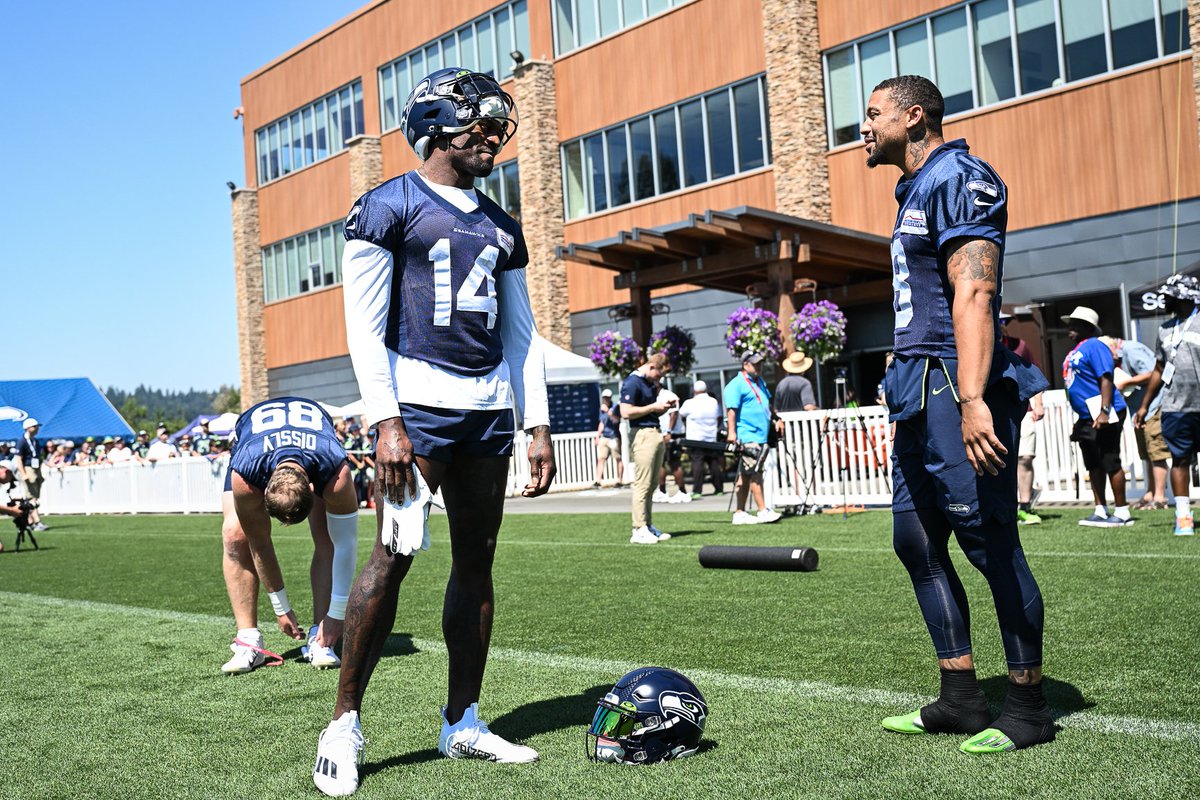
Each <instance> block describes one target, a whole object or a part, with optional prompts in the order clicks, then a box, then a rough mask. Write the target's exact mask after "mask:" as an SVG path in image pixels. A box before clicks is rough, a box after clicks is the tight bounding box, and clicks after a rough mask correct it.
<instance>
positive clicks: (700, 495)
mask: <svg viewBox="0 0 1200 800" xmlns="http://www.w3.org/2000/svg"><path fill="white" fill-rule="evenodd" d="M703 496H704V495H702V494H700V493H699V492H692V494H691V498H692V499H693V500H699V499H700V498H701V497H703Z"/></svg>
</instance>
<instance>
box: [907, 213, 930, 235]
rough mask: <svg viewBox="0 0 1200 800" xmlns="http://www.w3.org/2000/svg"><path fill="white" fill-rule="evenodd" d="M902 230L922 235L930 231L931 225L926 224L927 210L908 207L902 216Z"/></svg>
mask: <svg viewBox="0 0 1200 800" xmlns="http://www.w3.org/2000/svg"><path fill="white" fill-rule="evenodd" d="M900 232H901V233H915V234H918V235H920V236H924V235H925V234H927V233H929V226H928V225H927V224H925V212H924V211H921V210H920V209H917V208H909V209H906V210H905V211H904V216H903V217H901V218H900Z"/></svg>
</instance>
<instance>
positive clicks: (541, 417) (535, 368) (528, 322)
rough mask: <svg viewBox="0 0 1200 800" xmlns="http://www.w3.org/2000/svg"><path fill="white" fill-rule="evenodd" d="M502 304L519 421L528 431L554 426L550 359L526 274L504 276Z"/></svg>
mask: <svg viewBox="0 0 1200 800" xmlns="http://www.w3.org/2000/svg"><path fill="white" fill-rule="evenodd" d="M496 283H497V286H496V289H497V291H496V294H497V297H498V300H499V302H500V338H501V341H502V342H503V344H504V360H505V361H507V362H508V371H509V381H510V382H511V383H512V389H513V401H514V404H515V405H516V410H517V418H518V420H519V422H520V425H521V427H522V428H524V429H525V430H529V429H531V428H536V427H537V426H539V425H549V424H550V403H549V400H548V399H547V396H546V357H545V354H544V353H543V352H542V346H541V342H542V338H541V337H540V336H538V332H537V325H536V324H535V323H534V321H533V308H532V307H531V306H530V305H529V288H528V287H527V286H526V283H525V270H523V269H514V270H506V271H504V272H501V273H500V277H499V278H497V280H496Z"/></svg>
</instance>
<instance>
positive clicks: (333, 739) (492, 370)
mask: <svg viewBox="0 0 1200 800" xmlns="http://www.w3.org/2000/svg"><path fill="white" fill-rule="evenodd" d="M401 127H402V128H403V130H404V131H405V135H406V137H407V139H408V143H409V145H410V146H411V147H412V148H413V150H414V151H415V152H416V154H417V157H418V158H419V159H420V160H421V162H422V164H421V166H420V167H419V168H418V169H417V170H415V171H413V172H409V173H407V174H405V175H402V176H400V177H397V178H394V179H392V180H390V181H387V182H386V183H384V184H382V185H380V186H377V187H376V188H374V189H372V190H371V191H369V192H367V193H366V194H365V195H363V196H362V197H361V198H360V199H359V200H358V201H357V202H356V203H355V204H354V207H353V208H352V209H351V210H350V214H349V216H348V217H347V218H346V223H345V236H346V239H347V242H346V248H345V251H344V254H343V256H342V274H343V276H344V279H343V283H344V298H345V305H346V338H347V342H348V344H349V349H350V357H351V361H352V362H353V364H354V373H355V376H356V377H357V379H358V386H359V390H360V392H361V394H362V397H363V400H364V402H365V403H366V406H367V414H366V416H367V417H368V418H369V419H371V420H373V421H375V422H376V425H377V436H376V448H375V464H376V505H377V507H378V514H377V520H378V523H379V528H378V535H377V537H376V541H375V547H374V550H373V551H372V553H371V557H370V560H369V561H368V562H367V564H366V566H364V567H363V569H362V572H361V573H359V576H358V579H357V580H356V581H355V584H354V587H353V590H352V592H351V595H350V601H349V605H348V607H347V613H346V627H345V630H344V634H343V641H344V643H345V644H344V650H343V653H342V671H341V673H340V678H339V683H338V694H337V702H336V706H335V709H334V714H333V717H334V719H333V721H332V722H331V723H330V724H329V726H328V727H326V728H325V730H324V731H322V733H321V737H320V741H319V743H318V747H317V760H316V765H315V766H314V768H313V782H314V783H315V784H316V786H317V788H318V789H320V790H321V791H322V792H324V793H325V794H328V795H332V796H337V795H346V794H350V793H352V792H354V791H355V790H356V789H357V787H358V768H357V764H358V761H359V754H360V752H361V750H362V747H363V743H364V739H363V734H362V726H361V723H360V721H359V712H360V709H361V707H362V699H363V694H364V692H365V691H366V687H367V681H368V679H369V678H370V676H371V673H372V671H373V670H374V669H375V666H376V664H377V663H378V662H379V656H380V654H381V652H382V650H383V646H384V643H385V642H386V641H387V638H388V636H389V635H390V634H391V632H392V626H393V624H394V622H395V619H396V605H397V598H398V592H399V589H400V584H401V581H403V580H404V577H405V575H406V574H407V573H408V570H409V568H410V567H411V566H412V562H413V556H414V555H415V554H416V552H417V551H418V550H422V549H425V548H427V547H428V546H429V544H428V542H429V538H428V515H429V504H430V502H431V498H432V495H433V494H434V493H435V492H436V491H437V490H438V489H439V488H440V489H441V491H442V496H443V498H444V500H445V503H446V514H447V517H448V519H449V524H450V548H451V554H452V555H451V557H452V567H451V570H450V580H449V583H448V585H447V587H446V600H445V604H444V606H443V612H442V631H443V632H444V634H445V638H446V649H447V651H448V654H449V662H450V676H449V692H448V697H447V702H446V705H445V706H444V707H443V709H442V733H441V736H440V737H439V739H438V750H439V751H440V752H441V753H442V754H443V755H445V756H447V757H450V758H479V759H484V760H487V761H494V762H510V763H512V762H529V761H535V760H537V752H536V751H534V750H533V749H532V748H529V747H524V746H522V745H519V744H514V743H512V742H508V741H506V740H504V739H503V738H501V737H500V736H498V735H497V734H495V733H492V732H491V731H490V730H489V728H488V726H487V723H485V722H484V721H483V720H482V719H481V718H480V715H479V707H478V703H479V699H480V688H481V686H482V684H483V673H484V667H485V665H486V663H487V654H488V647H489V643H490V640H491V631H492V617H493V609H494V607H495V599H494V596H493V592H492V559H493V557H494V555H495V551H496V536H497V534H498V532H499V529H500V521H501V518H502V516H503V513H504V495H505V493H506V489H507V486H508V480H509V479H508V465H509V460H510V455H511V454H512V450H513V435H514V414H513V410H514V407H515V409H516V411H517V414H518V416H521V417H523V425H524V428H525V430H526V431H527V432H528V433H529V434H530V437H531V440H530V445H529V450H528V453H527V457H528V460H529V466H530V480H529V483H528V484H527V485H526V486H525V489H524V491H523V492H522V495H523V496H525V497H537V496H538V495H541V494H544V493H545V492H546V491H547V490H548V489H549V487H550V482H551V480H553V478H554V473H555V466H554V450H553V447H552V445H551V441H550V426H549V420H550V415H549V403H548V401H547V396H546V375H545V359H544V356H543V354H542V350H541V347H540V346H539V344H538V342H539V338H538V336H537V330H536V328H535V326H534V322H533V312H532V309H531V308H530V305H529V294H528V290H527V289H526V282H525V266H526V264H527V263H528V261H529V254H528V252H527V250H526V247H525V240H524V236H523V234H522V232H521V226H520V224H519V223H517V222H516V221H515V220H513V219H512V218H511V217H509V216H508V215H507V214H506V213H505V212H504V211H503V210H502V209H501V208H500V207H499V206H498V205H496V203H495V202H493V201H492V200H491V199H489V198H488V197H487V196H486V195H484V194H482V193H481V192H477V191H476V190H475V189H474V188H473V187H474V183H475V181H476V179H478V178H483V177H486V176H487V175H489V174H490V173H491V172H492V169H493V168H494V165H495V160H496V155H497V153H498V152H499V151H500V148H501V147H502V146H503V145H504V143H505V142H507V141H508V140H509V138H511V136H512V133H513V131H514V130H515V128H516V109H515V107H514V105H513V101H512V98H511V97H510V96H509V95H508V94H506V93H505V92H504V91H503V90H501V89H500V86H499V84H497V83H496V81H495V80H493V79H492V78H491V77H490V76H487V75H484V74H481V73H473V72H470V71H468V70H464V69H458V68H446V69H441V70H438V71H436V72H434V73H432V74H430V75H428V76H426V77H425V78H423V79H422V80H421V81H419V82H418V83H417V84H416V88H415V89H414V90H413V92H412V94H411V95H410V96H409V99H408V103H407V104H406V106H405V111H404V117H403V120H402V125H401Z"/></svg>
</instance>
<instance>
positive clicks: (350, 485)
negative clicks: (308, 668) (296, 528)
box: [221, 397, 358, 675]
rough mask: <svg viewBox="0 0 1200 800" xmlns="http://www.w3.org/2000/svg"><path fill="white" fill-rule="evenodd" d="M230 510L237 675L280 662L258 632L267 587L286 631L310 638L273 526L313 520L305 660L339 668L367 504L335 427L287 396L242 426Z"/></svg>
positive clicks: (229, 479)
mask: <svg viewBox="0 0 1200 800" xmlns="http://www.w3.org/2000/svg"><path fill="white" fill-rule="evenodd" d="M234 437H235V441H234V444H233V451H232V454H231V456H230V461H229V470H228V472H227V473H226V476H225V493H224V495H223V497H222V500H221V507H222V510H223V511H224V514H225V521H224V525H223V526H222V539H223V541H224V555H223V557H222V568H223V571H224V574H225V587H226V589H228V591H229V602H230V604H231V605H232V606H233V616H234V621H235V622H236V623H237V627H238V633H237V637H236V638H235V639H234V641H233V644H232V645H230V649H231V650H233V658H231V659H230V660H229V661H228V662H227V663H226V664H225V665H224V666H223V667H222V668H221V669H222V671H223V672H225V673H226V674H229V675H236V674H239V673H243V672H250V671H251V670H253V669H255V668H256V667H259V666H262V665H263V664H265V663H279V662H280V661H281V659H279V658H278V656H275V654H274V653H271V652H270V651H269V650H266V649H265V648H264V647H263V637H262V633H261V632H260V631H259V630H258V589H259V584H262V585H263V586H264V588H266V590H267V593H268V596H269V597H270V599H271V606H272V609H273V610H274V612H275V615H276V617H277V620H278V622H279V627H280V629H281V630H282V631H283V632H284V633H285V634H287V635H288V636H290V637H292V638H293V639H301V640H303V639H305V638H306V637H305V635H304V633H303V632H302V631H301V628H300V625H299V622H298V621H297V619H296V614H295V612H294V611H293V610H292V608H291V604H290V603H289V601H288V597H287V591H286V589H285V588H284V583H283V573H282V571H281V570H280V567H279V560H278V558H277V557H276V555H275V546H274V544H273V543H272V541H271V518H272V517H274V518H275V519H277V520H278V521H280V522H281V523H283V524H284V525H292V524H295V523H297V522H302V521H303V520H305V519H308V525H309V529H310V530H311V532H312V539H313V546H314V549H313V557H312V568H311V570H310V572H309V578H310V580H311V582H312V605H313V617H312V618H313V625H312V627H311V628H309V630H308V635H307V640H308V641H307V644H306V645H305V647H304V648H302V652H303V654H304V656H305V658H306V659H307V660H308V661H310V662H311V663H312V664H313V666H316V667H322V668H323V667H336V666H338V665H339V664H340V660H339V659H338V656H337V654H336V653H335V652H334V650H333V646H334V644H335V643H336V642H337V640H338V638H339V637H340V636H341V632H342V621H343V620H344V619H345V617H346V600H347V597H348V595H349V593H350V582H351V581H352V580H353V579H354V568H355V566H356V565H357V563H358V503H357V496H356V494H355V491H354V482H353V481H352V480H351V477H350V467H349V465H348V464H347V462H346V451H345V449H344V448H343V447H342V444H341V442H340V440H339V439H338V437H337V434H336V432H335V430H334V427H333V420H331V419H330V418H329V415H328V414H326V413H325V410H324V409H322V408H321V407H320V406H319V405H317V404H316V403H314V402H312V401H311V400H305V399H304V398H302V397H280V398H277V399H274V400H266V401H264V402H262V403H259V404H258V405H255V406H252V407H251V408H249V409H248V410H246V411H245V412H244V413H243V414H242V415H241V416H240V417H238V421H237V425H236V426H235V427H234Z"/></svg>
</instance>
